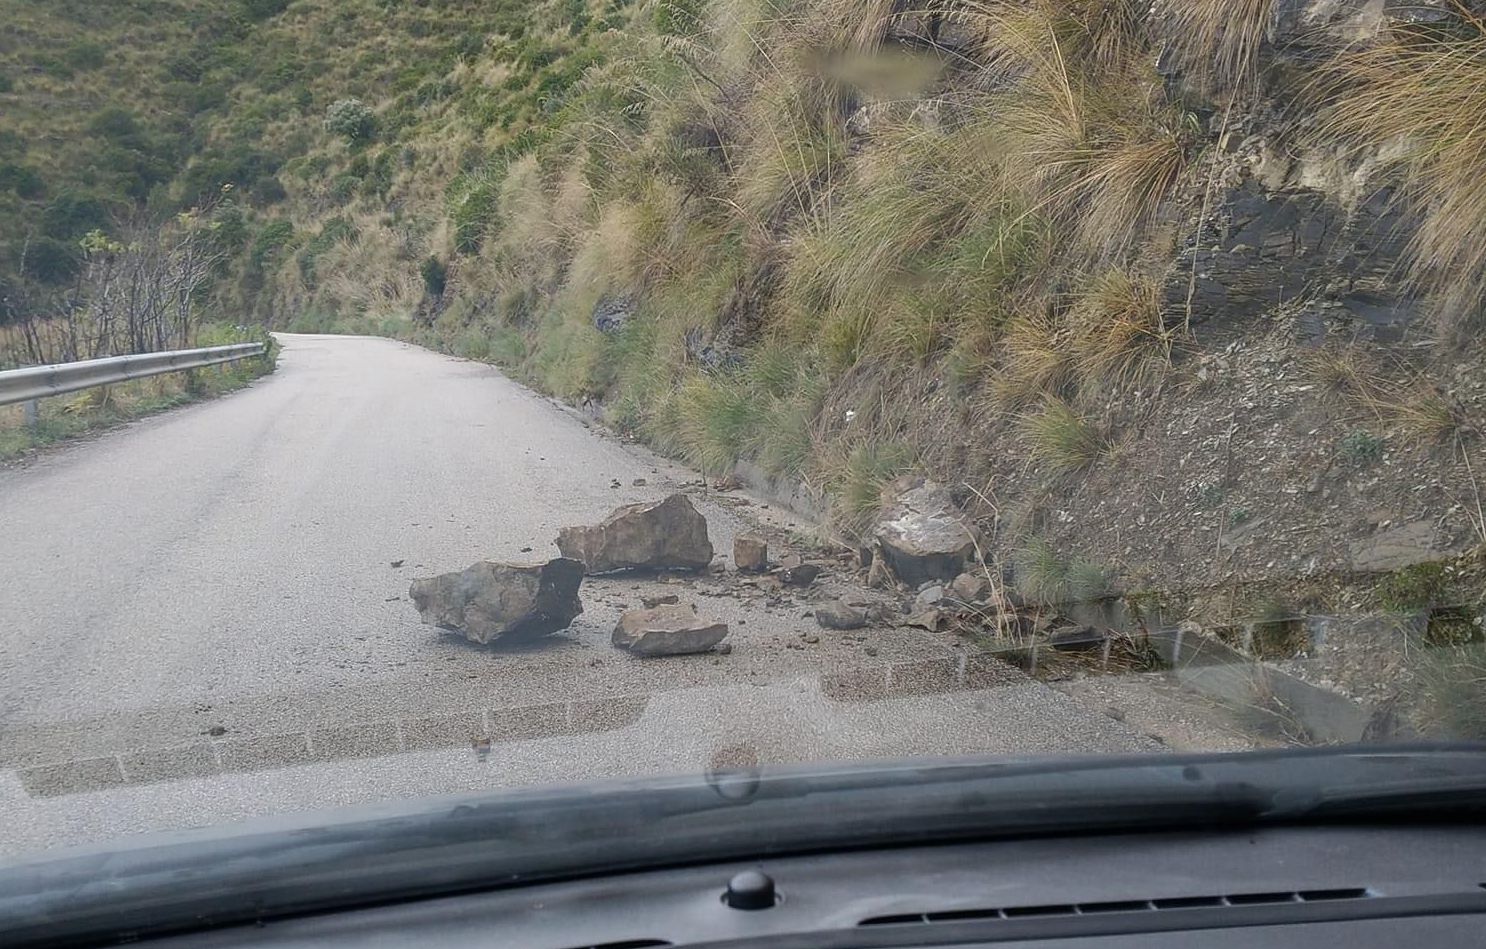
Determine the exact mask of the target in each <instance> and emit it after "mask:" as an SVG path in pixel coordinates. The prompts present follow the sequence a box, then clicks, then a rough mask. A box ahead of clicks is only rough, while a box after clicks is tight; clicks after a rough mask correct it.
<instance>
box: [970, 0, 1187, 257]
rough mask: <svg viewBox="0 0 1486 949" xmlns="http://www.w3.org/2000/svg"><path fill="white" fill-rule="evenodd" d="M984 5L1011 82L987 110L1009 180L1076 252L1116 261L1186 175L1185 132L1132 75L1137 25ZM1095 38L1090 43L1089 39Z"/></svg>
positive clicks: (1145, 81) (1152, 89)
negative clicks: (995, 119) (995, 116)
mask: <svg viewBox="0 0 1486 949" xmlns="http://www.w3.org/2000/svg"><path fill="white" fill-rule="evenodd" d="M1098 6H1099V5H1096V4H1074V5H1072V6H1070V7H1066V8H1065V7H1064V5H1062V4H1059V3H1053V2H1051V0H1047V2H1037V3H1032V4H1029V5H1026V6H1022V5H1012V4H1004V5H1000V4H998V5H987V6H981V7H978V8H977V10H976V15H978V16H980V17H983V18H985V19H986V20H988V21H989V23H990V24H991V26H992V28H994V29H995V30H996V33H997V36H998V38H1002V37H1004V38H1005V39H1006V48H1007V49H1008V51H1009V52H1008V56H1009V57H1010V58H1011V62H1010V63H1009V64H1008V63H1004V62H1003V63H1001V64H998V67H997V68H1000V69H1004V70H1007V71H1009V72H1010V73H1011V74H1012V75H1014V76H1016V77H1018V78H1017V81H1016V82H1015V83H1014V85H1013V86H1012V87H1011V88H1009V89H1008V90H1007V91H1006V93H1005V94H1004V95H1002V96H1001V97H1000V101H999V103H998V104H997V106H996V108H997V111H998V113H999V117H1000V121H1001V123H1002V124H1003V125H1004V127H1005V130H1006V132H1007V133H1008V134H1007V135H1006V136H1005V141H1004V144H1003V146H1002V147H1003V149H1004V152H1003V154H1004V155H1005V156H1006V158H1005V161H1004V168H1005V171H1006V175H1007V179H1008V181H1009V182H1010V183H1012V184H1013V185H1015V186H1016V187H1017V188H1019V189H1020V190H1021V192H1022V193H1023V194H1025V195H1027V196H1028V198H1029V199H1030V200H1031V201H1032V202H1033V206H1034V207H1035V208H1036V209H1037V210H1039V211H1041V212H1043V213H1045V214H1046V215H1047V216H1049V217H1050V218H1052V219H1053V220H1054V221H1055V222H1056V223H1057V225H1058V228H1059V230H1060V232H1062V233H1067V234H1072V235H1075V236H1076V238H1077V243H1078V244H1079V245H1081V247H1082V249H1083V250H1084V252H1085V253H1091V254H1093V255H1094V256H1096V257H1109V256H1111V255H1116V254H1118V253H1119V252H1120V251H1122V250H1123V249H1125V248H1126V247H1128V246H1129V244H1130V243H1131V241H1132V240H1133V239H1134V238H1135V237H1136V236H1137V235H1138V234H1139V233H1141V231H1142V230H1143V229H1144V228H1146V227H1147V226H1148V225H1149V224H1150V223H1151V222H1152V221H1153V220H1154V219H1155V217H1156V215H1157V213H1158V211H1159V209H1160V207H1161V204H1162V202H1163V201H1164V200H1165V198H1166V196H1167V195H1168V194H1169V193H1170V192H1171V189H1172V188H1173V186H1174V185H1175V184H1176V182H1177V181H1178V180H1179V178H1180V177H1181V175H1182V172H1183V171H1184V169H1185V168H1186V166H1187V161H1188V151H1189V148H1188V144H1187V138H1188V136H1189V130H1188V128H1187V127H1186V123H1185V118H1184V116H1183V114H1182V113H1181V112H1180V110H1178V109H1176V108H1175V107H1173V106H1172V105H1170V104H1169V103H1167V102H1166V101H1165V99H1164V97H1163V94H1162V93H1161V91H1160V85H1159V83H1154V82H1152V81H1151V77H1150V76H1148V75H1145V74H1143V72H1142V67H1138V66H1137V65H1136V62H1137V59H1138V56H1139V53H1140V51H1141V50H1142V49H1143V48H1144V43H1145V40H1144V38H1143V30H1142V29H1141V28H1140V24H1141V23H1142V17H1141V15H1140V13H1139V11H1138V10H1137V9H1136V8H1134V7H1126V6H1125V5H1123V4H1117V5H1114V6H1106V7H1105V8H1104V9H1103V10H1099V9H1097V8H1098ZM1095 30H1097V31H1098V32H1097V33H1095V32H1093V31H1095Z"/></svg>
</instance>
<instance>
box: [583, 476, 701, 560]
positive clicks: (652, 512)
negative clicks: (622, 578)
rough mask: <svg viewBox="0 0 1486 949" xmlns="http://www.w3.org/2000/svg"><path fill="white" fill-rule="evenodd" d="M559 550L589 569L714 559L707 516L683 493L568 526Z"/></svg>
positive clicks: (630, 506) (629, 506) (630, 505)
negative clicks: (596, 521)
mask: <svg viewBox="0 0 1486 949" xmlns="http://www.w3.org/2000/svg"><path fill="white" fill-rule="evenodd" d="M557 549H558V550H560V551H561V552H562V555H563V556H564V557H571V558H573V559H575V560H581V561H582V562H583V563H584V565H585V566H586V567H587V572H588V573H609V572H611V571H614V570H629V569H635V568H640V569H659V568H669V569H676V570H703V569H705V568H706V567H707V565H708V564H709V563H711V562H712V542H711V541H710V540H709V539H708V538H707V519H706V518H705V517H703V516H702V515H701V513H700V512H699V511H698V510H697V509H696V508H695V507H693V506H692V503H691V499H690V498H688V497H687V496H686V495H684V494H673V495H671V496H670V497H668V498H666V499H665V500H664V501H644V502H641V503H639V504H626V505H624V506H623V507H620V508H616V509H615V510H614V512H613V513H612V514H610V515H609V516H608V517H606V518H604V520H603V521H602V522H601V523H599V524H596V525H594V526H591V527H564V528H563V529H562V530H561V531H560V532H559V533H558V535H557Z"/></svg>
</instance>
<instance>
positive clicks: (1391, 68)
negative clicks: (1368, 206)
mask: <svg viewBox="0 0 1486 949" xmlns="http://www.w3.org/2000/svg"><path fill="white" fill-rule="evenodd" d="M1320 86H1321V88H1320V91H1321V93H1322V94H1323V95H1324V97H1325V98H1326V100H1329V101H1330V102H1331V103H1332V106H1331V108H1330V109H1329V111H1327V112H1326V113H1325V114H1324V118H1323V121H1322V124H1321V127H1320V132H1321V134H1322V136H1323V137H1324V138H1325V139H1328V140H1332V141H1337V142H1340V143H1342V144H1343V145H1344V146H1345V147H1347V148H1348V149H1350V150H1351V152H1352V153H1353V154H1354V155H1356V156H1358V157H1366V156H1371V155H1374V154H1376V153H1377V150H1378V149H1379V148H1380V147H1381V148H1382V149H1383V152H1382V156H1381V157H1383V159H1384V160H1385V161H1386V162H1387V163H1388V164H1391V165H1392V166H1393V167H1394V168H1396V169H1397V170H1398V171H1399V172H1400V173H1401V174H1402V176H1403V179H1404V182H1405V186H1406V191H1407V193H1408V194H1409V195H1410V196H1411V197H1412V199H1413V200H1414V201H1415V202H1417V205H1418V207H1419V208H1420V209H1421V211H1422V215H1423V217H1422V221H1421V222H1420V227H1419V230H1418V232H1417V234H1416V235H1415V236H1414V238H1413V242H1412V246H1411V264H1410V270H1409V274H1408V276H1409V279H1410V281H1411V282H1412V283H1413V285H1415V286H1416V287H1419V288H1421V289H1423V290H1426V291H1428V292H1430V293H1432V294H1434V295H1435V296H1436V298H1437V300H1438V303H1439V314H1438V316H1439V319H1440V320H1441V322H1442V324H1443V326H1444V327H1445V328H1446V329H1449V330H1452V331H1463V330H1465V329H1466V328H1467V327H1470V326H1476V325H1479V322H1480V319H1481V312H1482V308H1481V300H1482V299H1483V296H1486V135H1483V134H1482V125H1481V116H1482V115H1483V114H1486V33H1483V32H1482V23H1481V22H1480V21H1476V22H1474V23H1473V24H1472V28H1471V29H1470V30H1469V32H1468V33H1466V34H1465V35H1455V36H1447V35H1443V34H1441V33H1438V32H1431V31H1425V30H1418V29H1409V28H1403V27H1399V28H1396V29H1395V30H1394V31H1393V32H1392V33H1391V34H1390V35H1389V36H1388V37H1387V39H1386V40H1385V41H1384V42H1382V43H1380V44H1378V45H1376V46H1373V47H1369V48H1364V49H1357V50H1350V51H1347V52H1345V53H1343V54H1341V55H1340V56H1338V57H1337V58H1336V59H1335V60H1334V61H1333V62H1332V63H1331V64H1329V66H1328V67H1327V68H1326V69H1325V71H1324V72H1323V75H1322V77H1321V80H1320Z"/></svg>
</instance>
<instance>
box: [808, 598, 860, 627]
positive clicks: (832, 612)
mask: <svg viewBox="0 0 1486 949" xmlns="http://www.w3.org/2000/svg"><path fill="white" fill-rule="evenodd" d="M815 622H816V623H818V624H819V625H820V626H821V627H822V628H824V629H861V628H862V627H863V626H866V625H867V614H866V613H864V612H862V611H861V610H859V609H857V608H856V607H853V606H847V605H846V604H845V603H827V604H826V605H825V606H821V607H817V608H816V610H815Z"/></svg>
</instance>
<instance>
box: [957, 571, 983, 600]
mask: <svg viewBox="0 0 1486 949" xmlns="http://www.w3.org/2000/svg"><path fill="white" fill-rule="evenodd" d="M949 592H950V593H951V594H952V595H953V596H954V598H955V599H957V600H959V601H960V602H961V603H982V602H984V601H986V600H989V599H990V598H991V592H992V591H991V581H990V580H988V579H987V578H986V577H985V575H984V574H978V573H970V572H968V571H967V572H965V573H962V574H960V575H959V576H958V577H955V580H954V582H953V583H951V584H950V585H949Z"/></svg>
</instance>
